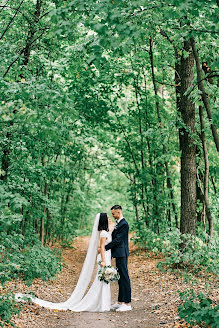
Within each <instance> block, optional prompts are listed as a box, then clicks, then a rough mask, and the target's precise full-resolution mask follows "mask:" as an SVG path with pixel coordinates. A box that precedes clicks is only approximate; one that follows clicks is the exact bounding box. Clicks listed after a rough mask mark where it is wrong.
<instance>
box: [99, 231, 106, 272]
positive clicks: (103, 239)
mask: <svg viewBox="0 0 219 328" xmlns="http://www.w3.org/2000/svg"><path fill="white" fill-rule="evenodd" d="M105 244H106V237H101V238H100V254H101V260H102V262H101V266H102V267H103V266H105V265H106V262H105Z"/></svg>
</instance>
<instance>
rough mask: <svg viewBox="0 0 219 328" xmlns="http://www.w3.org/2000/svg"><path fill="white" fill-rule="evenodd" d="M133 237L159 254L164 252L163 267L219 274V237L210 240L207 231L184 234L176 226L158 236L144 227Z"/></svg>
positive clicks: (161, 266) (161, 265)
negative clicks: (197, 234) (202, 270)
mask: <svg viewBox="0 0 219 328" xmlns="http://www.w3.org/2000/svg"><path fill="white" fill-rule="evenodd" d="M133 238H134V241H135V242H136V243H138V244H140V245H142V246H143V247H145V248H146V249H148V250H150V251H152V252H154V253H155V254H159V253H162V254H163V255H164V257H165V259H164V261H161V262H159V264H158V267H159V268H161V269H162V268H164V267H168V268H169V270H172V269H174V268H175V269H177V268H180V269H183V270H189V271H193V272H197V271H200V269H204V270H206V271H207V272H213V273H216V274H218V273H219V265H218V253H219V242H218V237H217V236H215V237H214V238H212V239H210V240H209V237H208V235H207V234H204V233H200V234H199V237H197V236H193V235H190V234H181V233H180V231H179V230H178V229H176V228H172V229H167V230H166V231H163V232H161V233H160V234H159V235H158V234H156V233H154V232H153V231H151V230H150V229H147V228H143V227H142V226H141V229H139V230H136V233H135V235H134V237H133Z"/></svg>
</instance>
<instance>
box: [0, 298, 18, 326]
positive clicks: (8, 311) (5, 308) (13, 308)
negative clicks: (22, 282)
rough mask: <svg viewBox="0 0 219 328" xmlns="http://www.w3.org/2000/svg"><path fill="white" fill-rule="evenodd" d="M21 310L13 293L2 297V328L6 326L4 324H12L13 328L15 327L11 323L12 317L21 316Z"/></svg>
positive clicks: (0, 299)
mask: <svg viewBox="0 0 219 328" xmlns="http://www.w3.org/2000/svg"><path fill="white" fill-rule="evenodd" d="M20 310H21V306H19V305H18V304H16V302H15V299H14V295H13V294H12V293H7V294H5V295H0V318H1V320H2V323H1V322H0V327H3V326H4V324H3V322H6V323H8V324H9V323H10V324H11V326H14V324H13V323H12V322H11V321H10V320H11V317H12V316H13V315H15V314H19V313H20Z"/></svg>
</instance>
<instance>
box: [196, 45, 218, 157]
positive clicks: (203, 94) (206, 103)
mask: <svg viewBox="0 0 219 328" xmlns="http://www.w3.org/2000/svg"><path fill="white" fill-rule="evenodd" d="M191 43H192V50H193V54H194V58H195V62H196V70H197V80H198V88H199V90H200V91H201V97H202V101H203V104H204V106H205V109H206V112H207V115H208V119H209V122H210V126H211V131H212V135H213V138H214V142H215V145H216V148H217V151H218V152H219V137H218V134H217V129H216V126H215V124H214V123H213V121H212V113H211V108H210V105H209V101H208V96H207V93H206V92H205V87H204V83H203V79H202V68H201V64H200V59H199V55H198V51H197V49H196V45H195V40H194V39H192V40H191Z"/></svg>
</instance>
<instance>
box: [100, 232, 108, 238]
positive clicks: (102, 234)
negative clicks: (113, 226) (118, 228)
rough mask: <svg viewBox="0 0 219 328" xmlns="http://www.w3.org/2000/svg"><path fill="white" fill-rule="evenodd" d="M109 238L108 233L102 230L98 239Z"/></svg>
mask: <svg viewBox="0 0 219 328" xmlns="http://www.w3.org/2000/svg"><path fill="white" fill-rule="evenodd" d="M108 236H109V232H108V231H106V230H102V231H101V232H100V237H108Z"/></svg>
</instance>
